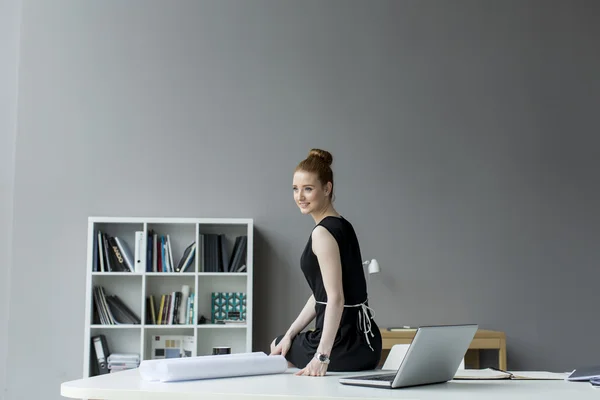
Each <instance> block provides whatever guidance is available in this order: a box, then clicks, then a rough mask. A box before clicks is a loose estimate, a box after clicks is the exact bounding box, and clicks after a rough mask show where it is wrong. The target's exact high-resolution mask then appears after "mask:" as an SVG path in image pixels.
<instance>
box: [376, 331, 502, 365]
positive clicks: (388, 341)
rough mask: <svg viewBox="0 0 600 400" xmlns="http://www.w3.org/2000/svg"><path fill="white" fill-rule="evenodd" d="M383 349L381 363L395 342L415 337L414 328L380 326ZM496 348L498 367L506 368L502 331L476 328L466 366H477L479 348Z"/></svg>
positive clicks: (401, 342) (399, 342) (466, 358)
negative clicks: (391, 328) (398, 328)
mask: <svg viewBox="0 0 600 400" xmlns="http://www.w3.org/2000/svg"><path fill="white" fill-rule="evenodd" d="M380 332H381V338H382V344H383V350H382V352H381V360H382V361H381V364H383V362H384V361H385V359H386V357H387V355H388V354H389V352H390V349H391V348H392V346H393V345H395V344H410V343H411V342H412V340H413V338H414V337H415V333H416V332H417V330H416V329H401V330H395V331H389V330H388V328H380ZM490 349H491V350H497V351H498V368H500V369H502V370H506V335H505V333H504V332H499V331H489V330H485V329H479V330H477V333H475V337H474V338H473V341H472V342H471V344H470V345H469V350H468V351H467V354H466V355H465V367H466V368H474V369H477V368H479V350H490Z"/></svg>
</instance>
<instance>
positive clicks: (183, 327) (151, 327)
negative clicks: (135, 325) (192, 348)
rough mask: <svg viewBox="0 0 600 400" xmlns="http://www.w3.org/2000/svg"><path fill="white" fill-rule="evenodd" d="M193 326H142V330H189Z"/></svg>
mask: <svg viewBox="0 0 600 400" xmlns="http://www.w3.org/2000/svg"><path fill="white" fill-rule="evenodd" d="M190 328H194V325H191V324H190V325H144V329H190Z"/></svg>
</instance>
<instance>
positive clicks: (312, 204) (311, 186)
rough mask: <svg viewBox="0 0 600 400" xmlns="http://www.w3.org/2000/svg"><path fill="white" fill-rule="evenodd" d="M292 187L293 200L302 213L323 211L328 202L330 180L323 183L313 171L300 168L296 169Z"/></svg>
mask: <svg viewBox="0 0 600 400" xmlns="http://www.w3.org/2000/svg"><path fill="white" fill-rule="evenodd" d="M292 189H293V191H294V200H295V201H296V205H298V207H299V208H300V212H301V213H302V214H312V213H313V212H315V211H323V210H325V209H327V207H328V206H329V204H330V201H329V197H328V194H329V193H330V192H331V182H328V183H327V184H326V185H323V184H322V183H321V182H320V181H319V178H318V177H317V174H315V173H312V172H306V171H302V170H299V171H296V172H295V173H294V179H293V184H292Z"/></svg>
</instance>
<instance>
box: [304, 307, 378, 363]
mask: <svg viewBox="0 0 600 400" xmlns="http://www.w3.org/2000/svg"><path fill="white" fill-rule="evenodd" d="M315 301H316V302H317V303H318V304H325V305H327V302H325V301H317V300H315ZM344 307H345V308H350V307H360V311H359V312H358V321H357V322H358V330H360V331H361V332H363V333H364V334H365V339H367V344H368V345H369V347H370V348H371V351H375V350H373V347H372V346H371V341H370V340H369V334H371V337H375V335H374V334H373V331H372V330H371V320H372V319H373V316H374V315H375V311H373V309H372V308H371V307H369V306H368V305H367V300H365V301H363V302H362V303H358V304H344Z"/></svg>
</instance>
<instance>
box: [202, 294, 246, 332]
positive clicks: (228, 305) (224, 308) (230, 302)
mask: <svg viewBox="0 0 600 400" xmlns="http://www.w3.org/2000/svg"><path fill="white" fill-rule="evenodd" d="M243 321H246V293H241V292H212V294H211V319H210V322H211V323H213V324H216V323H220V322H238V323H239V322H243Z"/></svg>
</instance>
